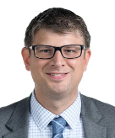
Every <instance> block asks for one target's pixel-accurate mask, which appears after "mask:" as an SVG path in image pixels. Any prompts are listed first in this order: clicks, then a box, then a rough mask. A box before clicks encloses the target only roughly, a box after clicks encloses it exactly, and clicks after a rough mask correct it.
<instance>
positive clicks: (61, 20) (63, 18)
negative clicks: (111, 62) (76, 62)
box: [25, 8, 90, 48]
mask: <svg viewBox="0 0 115 138" xmlns="http://www.w3.org/2000/svg"><path fill="white" fill-rule="evenodd" d="M41 28H44V29H46V30H50V31H53V32H55V33H58V34H65V33H67V32H72V31H77V32H78V33H79V34H80V35H81V36H82V37H83V38H84V42H85V47H86V48H89V47H90V34H89V32H88V30H87V26H86V24H85V22H84V20H83V19H82V18H81V17H80V16H78V15H76V14H75V13H73V12H72V11H69V10H67V9H63V8H50V9H48V10H45V11H44V12H42V13H40V14H39V15H38V16H36V17H35V18H33V20H32V21H31V22H30V24H29V26H28V27H27V30H26V33H25V46H26V47H29V46H31V45H32V43H33V41H34V36H35V34H36V32H37V31H38V30H40V29H41Z"/></svg>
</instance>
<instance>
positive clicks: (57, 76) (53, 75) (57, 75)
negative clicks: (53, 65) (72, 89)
mask: <svg viewBox="0 0 115 138" xmlns="http://www.w3.org/2000/svg"><path fill="white" fill-rule="evenodd" d="M46 74H47V75H48V76H49V77H50V78H52V79H55V80H61V79H63V78H65V77H66V76H67V74H68V73H46Z"/></svg>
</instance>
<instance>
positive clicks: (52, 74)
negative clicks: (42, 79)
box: [51, 73, 65, 76]
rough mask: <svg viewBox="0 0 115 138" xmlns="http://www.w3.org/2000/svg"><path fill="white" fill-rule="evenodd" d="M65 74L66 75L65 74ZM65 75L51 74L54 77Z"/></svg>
mask: <svg viewBox="0 0 115 138" xmlns="http://www.w3.org/2000/svg"><path fill="white" fill-rule="evenodd" d="M64 74H65V73H64ZM64 74H51V75H52V76H61V75H64Z"/></svg>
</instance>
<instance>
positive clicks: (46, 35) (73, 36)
mask: <svg viewBox="0 0 115 138" xmlns="http://www.w3.org/2000/svg"><path fill="white" fill-rule="evenodd" d="M39 44H43V45H46V44H47V45H54V46H62V45H68V44H82V45H84V39H83V37H82V36H81V35H80V33H79V32H78V31H72V32H66V33H64V34H62V33H56V32H53V31H50V30H46V29H40V30H39V31H37V32H36V34H35V36H34V39H33V43H32V45H39Z"/></svg>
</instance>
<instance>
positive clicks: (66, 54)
mask: <svg viewBox="0 0 115 138" xmlns="http://www.w3.org/2000/svg"><path fill="white" fill-rule="evenodd" d="M89 48H90V34H89V32H88V30H87V27H86V25H85V22H84V21H83V19H82V18H81V17H80V16H78V15H76V14H74V13H73V12H71V11H69V10H66V9H62V8H51V9H48V10H46V11H44V12H42V13H40V14H39V15H38V16H36V17H35V18H34V19H33V20H32V21H31V23H30V24H29V26H28V27H27V30H26V34H25V47H24V48H23V49H22V57H23V60H24V64H25V67H26V70H27V71H30V72H31V75H32V78H33V81H34V83H35V90H34V95H35V96H34V97H35V99H36V101H37V103H38V104H39V105H40V106H42V109H43V110H44V109H45V110H47V111H48V112H50V113H52V114H54V115H55V116H54V117H56V116H61V115H62V116H63V114H64V112H66V111H67V110H69V109H70V107H71V109H70V110H72V111H73V112H74V113H75V112H76V109H77V106H76V109H73V107H74V103H76V102H75V101H76V100H77V99H78V98H79V96H78V95H79V92H78V86H79V83H80V81H81V79H82V76H83V73H84V71H86V69H87V65H88V62H89V59H90V56H91V51H90V49H89ZM80 97H81V100H80V101H81V109H80V118H78V122H79V126H81V127H79V128H80V132H81V135H82V138H84V137H85V138H92V137H93V138H97V137H98V138H106V137H107V138H114V137H115V129H114V128H115V119H114V115H115V108H114V107H112V106H109V105H106V104H103V103H101V102H99V101H97V100H94V99H90V98H87V97H85V96H83V95H81V96H80ZM30 99H31V97H30V98H26V99H24V100H22V101H20V102H17V103H15V104H13V105H10V106H8V107H5V108H2V109H1V110H0V121H1V122H0V131H1V132H0V136H1V137H4V138H13V137H15V138H18V137H22V138H23V137H24V138H26V137H27V136H28V135H29V134H30V132H33V131H32V129H33V128H32V129H31V125H34V126H36V124H37V122H36V121H35V120H37V119H35V118H34V121H35V122H34V121H33V122H32V118H31V115H30V114H29V112H30V110H29V109H30V107H31V104H30V103H31V102H30V101H31V100H30ZM38 104H37V105H38ZM79 105H80V104H79ZM33 108H34V107H33ZM79 108H80V106H79ZM38 109H39V108H37V109H36V112H37V113H36V115H38V114H39V112H40V111H37V110H38ZM31 111H32V110H31ZM30 113H31V112H30ZM32 114H33V113H32ZM36 115H35V116H36ZM76 117H77V115H76ZM36 118H37V117H36ZM63 118H64V119H65V116H63ZM65 120H66V122H67V123H66V125H68V126H69V125H70V124H69V119H65ZM79 120H80V121H79ZM53 121H54V120H53ZM31 122H32V123H31ZM34 123H35V124H34ZM30 124H31V125H30ZM49 125H51V124H49ZM70 127H71V125H70ZM34 128H35V127H34ZM50 128H53V125H51V127H50ZM36 129H38V128H36ZM66 129H67V126H65V128H64V130H66ZM28 130H29V131H28ZM37 133H38V131H37ZM44 133H45V132H44ZM52 133H54V130H53V132H52ZM61 133H64V132H61ZM32 135H33V134H32ZM44 135H45V134H44ZM59 135H60V134H59ZM72 135H73V134H72ZM47 136H49V134H47ZM77 136H78V134H76V137H77ZM34 137H35V136H34ZM49 137H50V136H49ZM70 137H71V136H70ZM74 137H75V136H74Z"/></svg>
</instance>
